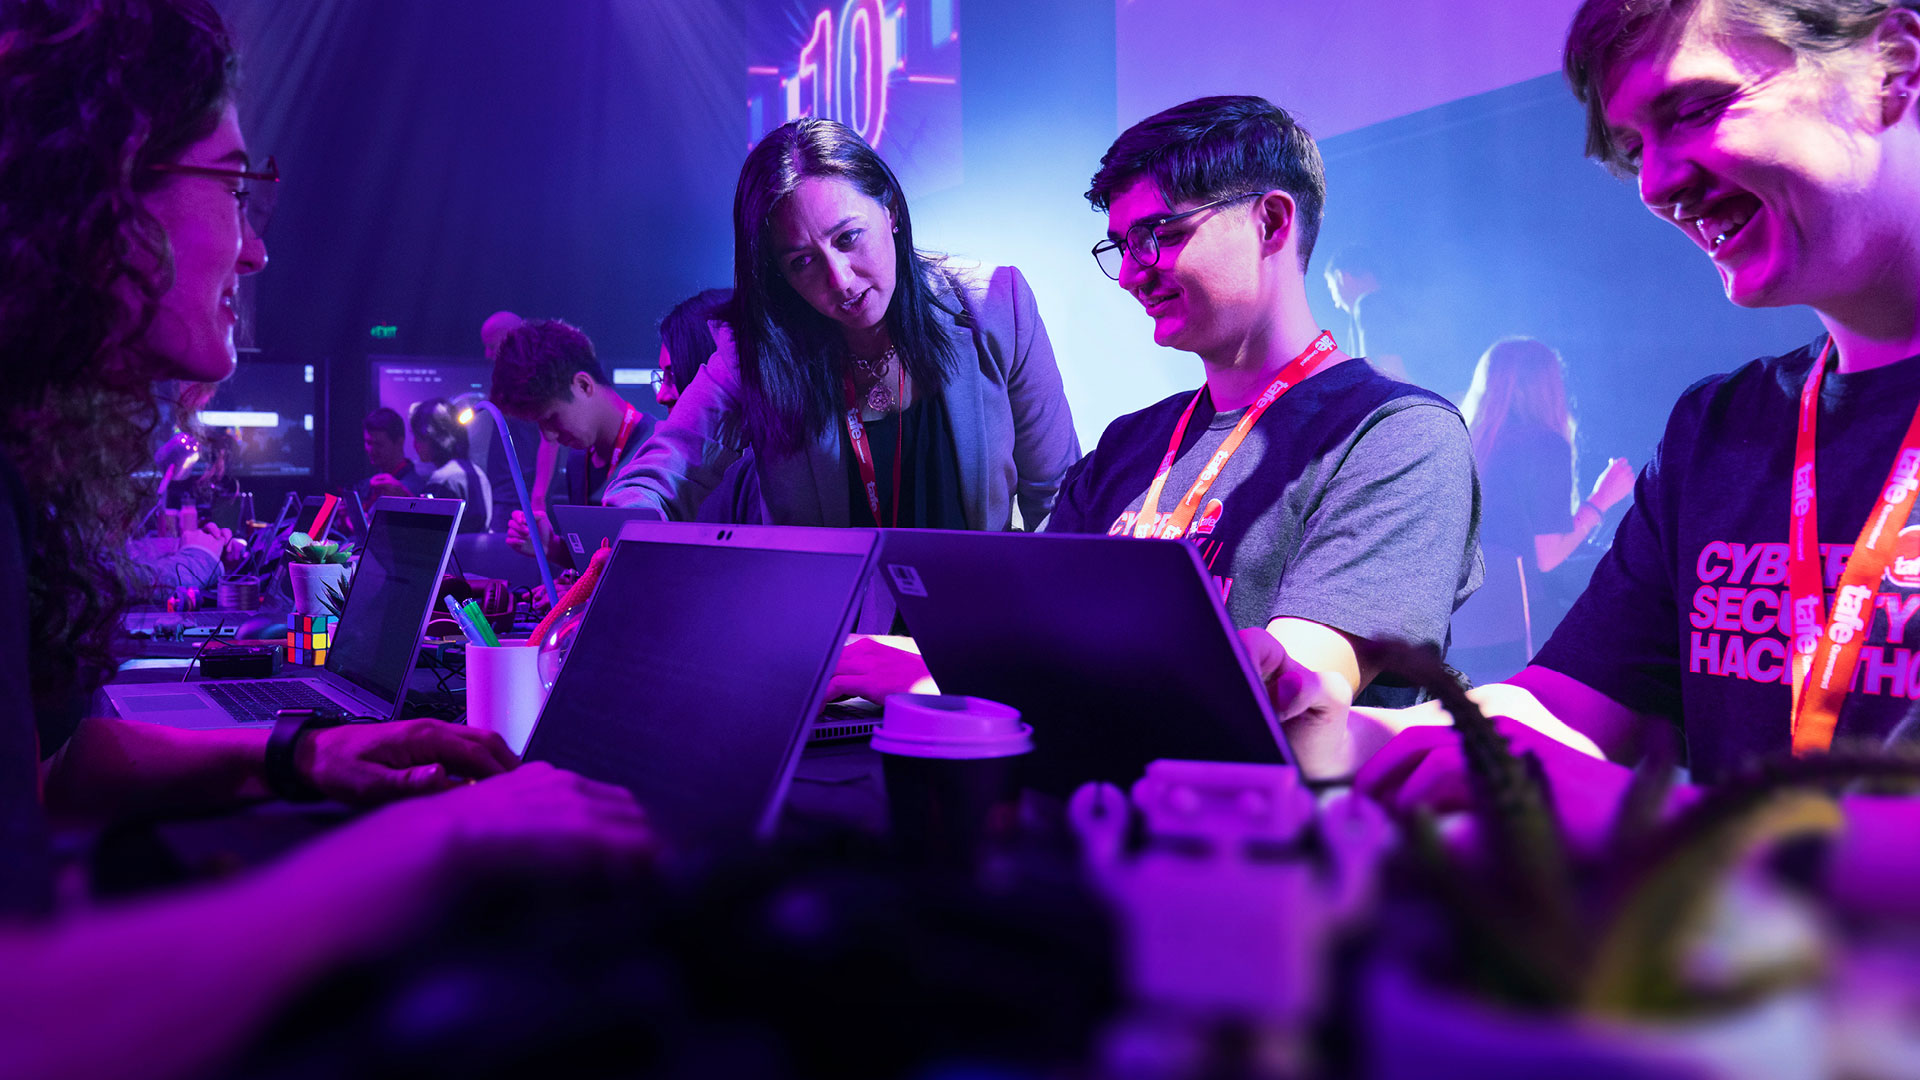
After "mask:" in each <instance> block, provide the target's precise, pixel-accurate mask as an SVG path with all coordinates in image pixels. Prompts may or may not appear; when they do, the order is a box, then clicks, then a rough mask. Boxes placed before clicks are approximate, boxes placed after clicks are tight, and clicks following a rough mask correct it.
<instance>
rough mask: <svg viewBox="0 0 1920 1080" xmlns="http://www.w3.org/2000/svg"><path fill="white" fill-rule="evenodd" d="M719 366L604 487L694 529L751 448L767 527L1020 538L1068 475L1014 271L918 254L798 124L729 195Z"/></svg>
mask: <svg viewBox="0 0 1920 1080" xmlns="http://www.w3.org/2000/svg"><path fill="white" fill-rule="evenodd" d="M733 234H734V300H733V303H732V305H731V307H730V308H729V309H728V310H727V312H726V317H725V320H724V322H716V323H715V324H714V330H715V338H716V342H717V344H718V348H717V350H716V351H715V353H714V355H713V358H712V359H711V360H709V361H708V362H707V364H706V366H705V367H703V368H702V369H701V371H700V374H699V375H697V376H695V378H694V380H693V382H692V383H691V384H689V385H688V386H687V388H686V390H685V391H684V392H683V393H682V394H681V396H680V400H679V402H678V403H677V404H676V405H675V406H674V409H673V412H672V414H671V415H670V416H669V417H668V418H667V419H666V420H665V421H664V422H662V423H661V424H660V425H659V426H658V427H656V428H655V429H654V433H653V436H652V438H650V439H649V440H648V441H647V444H646V445H645V446H644V447H643V448H642V449H641V450H640V452H639V453H638V454H637V455H636V456H635V457H634V458H633V459H632V461H631V462H630V463H629V464H628V466H627V467H626V468H625V469H623V470H622V471H621V473H620V475H619V476H617V477H615V478H614V480H613V481H612V482H611V483H609V484H608V486H607V493H606V502H607V504H608V505H610V506H656V507H659V508H661V509H663V510H665V511H666V513H667V514H668V515H669V516H670V517H673V518H676V519H680V520H687V519H690V518H692V517H693V515H694V511H695V510H696V509H697V508H698V506H699V505H700V502H701V500H702V499H703V498H704V497H705V496H706V494H707V492H708V491H710V490H712V488H713V487H714V486H715V485H717V484H718V483H719V482H720V479H721V477H722V475H723V474H724V473H725V472H726V469H727V467H728V466H729V465H730V464H731V463H732V462H733V461H734V460H735V459H736V458H737V457H739V455H740V453H741V452H742V451H743V450H745V449H747V448H749V447H751V448H752V450H753V452H754V457H755V460H756V463H757V467H758V469H759V474H760V490H761V495H762V498H763V500H764V502H765V507H766V518H765V520H767V521H769V522H771V523H774V524H780V525H832V526H847V525H858V526H874V525H885V526H902V527H920V528H952V529H962V528H964V529H983V530H1000V529H1007V528H1010V527H1011V526H1012V524H1013V521H1014V519H1013V514H1014V509H1015V507H1016V506H1017V507H1018V509H1019V513H1020V520H1021V521H1022V522H1023V523H1025V524H1027V525H1029V526H1033V525H1037V524H1038V523H1039V522H1040V521H1041V520H1042V519H1043V518H1045V517H1046V515H1047V513H1048V512H1049V511H1050V510H1051V509H1052V507H1053V500H1054V496H1055V495H1056V494H1057V493H1058V491H1059V488H1060V480H1061V477H1062V476H1063V475H1065V473H1066V471H1067V467H1068V466H1069V465H1071V464H1073V463H1074V461H1075V460H1077V459H1078V458H1079V456H1080V445H1079V441H1078V439H1077V438H1076V437H1075V436H1074V431H1073V419H1072V415H1071V414H1070V412H1069V411H1068V408H1067V400H1066V395H1065V393H1064V392H1063V390H1062V389H1061V385H1060V371H1059V368H1058V367H1057V366H1056V365H1055V364H1054V360H1053V350H1052V347H1051V346H1050V345H1049V344H1048V342H1047V331H1046V327H1045V326H1044V325H1043V324H1042V323H1041V321H1040V315H1039V312H1038V310H1037V309H1036V307H1035V305H1034V299H1033V292H1032V290H1031V289H1030V288H1028V286H1027V282H1026V279H1025V278H1023V277H1022V276H1021V275H1020V272H1019V271H1018V270H1016V269H1014V268H1012V267H1000V268H997V269H992V270H986V271H981V272H974V273H969V272H964V271H960V270H957V269H955V268H954V267H952V266H950V265H949V264H947V263H946V262H945V261H944V260H943V259H941V258H939V257H937V256H933V255H929V254H927V253H924V252H921V251H918V250H917V249H916V248H915V247H914V243H913V221H912V217H911V215H910V214H909V213H908V210H907V201H906V196H905V195H904V194H903V193H902V191H901V189H900V182H899V181H898V180H897V179H896V178H895V177H894V175H893V172H892V170H890V169H889V168H888V167H887V165H886V163H885V162H883V161H881V159H880V156H879V155H878V154H876V153H875V152H874V150H873V148H872V147H870V146H868V145H867V144H866V143H865V142H864V141H862V140H861V138H860V137H859V136H858V135H856V134H854V133H853V131H852V130H850V129H848V128H847V127H845V126H844V125H841V124H838V123H835V122H833V121H831V120H815V119H803V120H796V121H794V122H792V123H790V124H787V125H785V126H783V127H781V128H778V129H776V130H775V131H773V132H772V133H770V134H769V135H767V137H766V138H765V139H762V140H761V142H760V144H759V145H758V146H756V147H755V148H754V149H753V151H752V152H751V153H750V154H749V155H748V156H747V161H746V164H745V165H744V166H742V168H741V171H740V182H739V185H738V187H737V188H736V189H735V191H734V203H733Z"/></svg>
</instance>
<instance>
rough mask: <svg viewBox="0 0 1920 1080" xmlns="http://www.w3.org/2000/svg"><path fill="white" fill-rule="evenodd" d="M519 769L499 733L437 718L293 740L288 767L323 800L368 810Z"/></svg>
mask: <svg viewBox="0 0 1920 1080" xmlns="http://www.w3.org/2000/svg"><path fill="white" fill-rule="evenodd" d="M517 764H519V759H518V758H516V757H514V755H513V751H511V750H509V749H507V744H506V742H505V741H504V740H502V739H501V738H500V736H498V735H496V734H494V733H493V732H491V731H481V730H479V729H478V728H470V727H466V726H463V725H459V724H449V723H446V722H444V721H440V720H402V721H396V722H393V723H385V724H346V725H343V726H341V727H333V728H322V729H320V730H319V731H315V732H314V733H312V734H311V735H308V736H307V737H306V738H303V739H301V740H300V745H299V747H298V750H297V752H296V753H295V755H294V767H295V768H296V769H298V770H299V772H300V774H301V775H302V776H304V777H305V778H306V779H307V781H308V782H309V783H311V784H312V785H313V786H314V787H316V788H318V789H319V790H320V793H321V794H322V795H325V796H326V797H327V798H329V799H334V800H337V801H339V802H343V803H348V804H351V805H355V806H372V805H377V804H380V803H386V802H392V801H394V800H395V799H404V798H407V797H409V796H413V795H426V794H430V793H432V792H436V791H445V790H446V789H448V788H452V787H456V786H461V785H462V784H463V782H464V781H465V780H483V779H486V778H487V777H490V776H495V775H498V774H500V773H502V772H506V771H508V770H510V769H512V768H513V767H514V766H515V765H517Z"/></svg>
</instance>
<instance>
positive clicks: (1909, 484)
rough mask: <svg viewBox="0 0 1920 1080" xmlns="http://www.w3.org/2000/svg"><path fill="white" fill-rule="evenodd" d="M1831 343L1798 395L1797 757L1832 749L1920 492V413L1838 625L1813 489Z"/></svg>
mask: <svg viewBox="0 0 1920 1080" xmlns="http://www.w3.org/2000/svg"><path fill="white" fill-rule="evenodd" d="M1832 352H1833V339H1832V338H1831V337H1829V338H1828V339H1827V344H1826V347H1825V348H1823V349H1821V350H1820V359H1819V360H1817V361H1815V362H1814V365H1813V370H1812V371H1810V372H1808V373H1807V383H1806V386H1804V387H1802V388H1801V391H1800V429H1799V431H1798V432H1797V433H1796V435H1795V439H1794V453H1793V494H1792V501H1793V505H1792V517H1791V518H1790V519H1789V523H1788V526H1787V563H1788V565H1787V574H1788V577H1787V581H1788V588H1789V591H1790V592H1791V594H1792V599H1793V618H1792V624H1793V630H1792V633H1793V713H1792V716H1793V752H1794V755H1795V756H1796V757H1798V756H1803V755H1806V754H1815V753H1825V752H1826V751H1827V750H1828V749H1830V748H1831V747H1832V746H1833V732H1834V729H1835V728H1836V727H1837V726H1838V725H1839V722H1840V707H1841V706H1842V705H1845V704H1846V701H1847V692H1848V690H1850V689H1851V688H1852V686H1853V671H1854V668H1855V666H1856V665H1858V663H1859V661H1860V647H1861V646H1862V645H1865V644H1866V641H1867V630H1868V628H1869V627H1871V626H1872V625H1873V614H1874V601H1875V600H1876V599H1877V598H1878V597H1879V595H1880V582H1881V580H1882V575H1883V574H1884V573H1885V572H1886V569H1887V563H1888V562H1889V561H1890V560H1892V558H1893V551H1894V547H1895V546H1896V543H1897V541H1898V540H1899V536H1900V529H1901V527H1902V526H1904V525H1905V524H1906V522H1907V517H1908V515H1909V514H1911V513H1912V512H1913V501H1914V493H1915V492H1916V491H1920V409H1916V410H1915V412H1914V415H1913V422H1912V423H1910V424H1908V425H1907V435H1906V439H1905V440H1904V441H1902V442H1901V444H1900V453H1899V454H1898V455H1896V456H1895V457H1894V459H1893V470H1892V471H1891V472H1890V473H1888V475H1887V482H1886V485H1885V486H1884V487H1882V488H1881V489H1880V499H1879V501H1878V502H1876V503H1875V504H1874V508H1873V510H1872V511H1871V512H1870V513H1869V514H1868V515H1867V522H1866V524H1865V525H1863V526H1861V528H1860V538H1859V539H1858V540H1856V541H1855V542H1854V547H1853V554H1852V555H1850V556H1848V558H1847V569H1846V571H1845V572H1844V573H1842V574H1841V575H1840V587H1839V589H1838V590H1837V591H1835V593H1834V594H1833V618H1832V619H1831V620H1829V619H1828V618H1827V612H1826V592H1825V587H1826V579H1825V577H1824V575H1823V574H1822V573H1821V558H1820V518H1819V513H1818V509H1819V504H1818V501H1817V499H1816V496H1815V486H1814V462H1813V458H1814V441H1813V435H1814V424H1815V422H1816V421H1817V420H1818V418H1819V414H1820V381H1821V379H1822V378H1823V377H1825V375H1826V371H1827V357H1828V356H1829V355H1830V354H1831V353H1832Z"/></svg>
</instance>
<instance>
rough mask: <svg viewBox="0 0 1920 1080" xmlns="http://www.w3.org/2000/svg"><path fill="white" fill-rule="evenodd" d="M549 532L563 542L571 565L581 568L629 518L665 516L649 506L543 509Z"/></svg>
mask: <svg viewBox="0 0 1920 1080" xmlns="http://www.w3.org/2000/svg"><path fill="white" fill-rule="evenodd" d="M547 519H548V520H549V521H551V522H552V523H553V531H554V533H555V534H557V535H558V536H559V537H560V539H561V540H563V541H565V542H566V545H567V553H568V554H569V555H571V556H573V568H574V569H575V570H585V569H586V568H587V561H588V560H589V559H592V558H593V553H594V552H596V551H599V550H600V548H601V547H602V546H604V545H607V544H611V543H612V542H613V541H614V539H615V538H617V537H618V536H619V535H620V530H621V528H622V527H624V526H625V525H626V524H627V522H629V521H665V520H666V519H667V518H666V515H665V514H662V513H661V512H660V511H658V510H655V509H654V508H652V507H649V506H573V505H569V504H562V505H560V506H552V507H548V508H547Z"/></svg>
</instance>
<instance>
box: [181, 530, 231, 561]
mask: <svg viewBox="0 0 1920 1080" xmlns="http://www.w3.org/2000/svg"><path fill="white" fill-rule="evenodd" d="M232 542H233V533H232V532H231V531H229V530H227V529H223V528H221V527H220V526H218V525H215V524H214V523H213V522H211V521H209V522H207V523H206V524H205V525H202V526H199V527H198V528H193V529H182V530H181V531H180V546H181V547H183V548H199V549H200V550H201V551H204V552H206V553H207V554H209V555H211V556H213V557H214V558H216V559H224V558H225V557H226V554H227V545H229V544H231V543H232Z"/></svg>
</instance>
